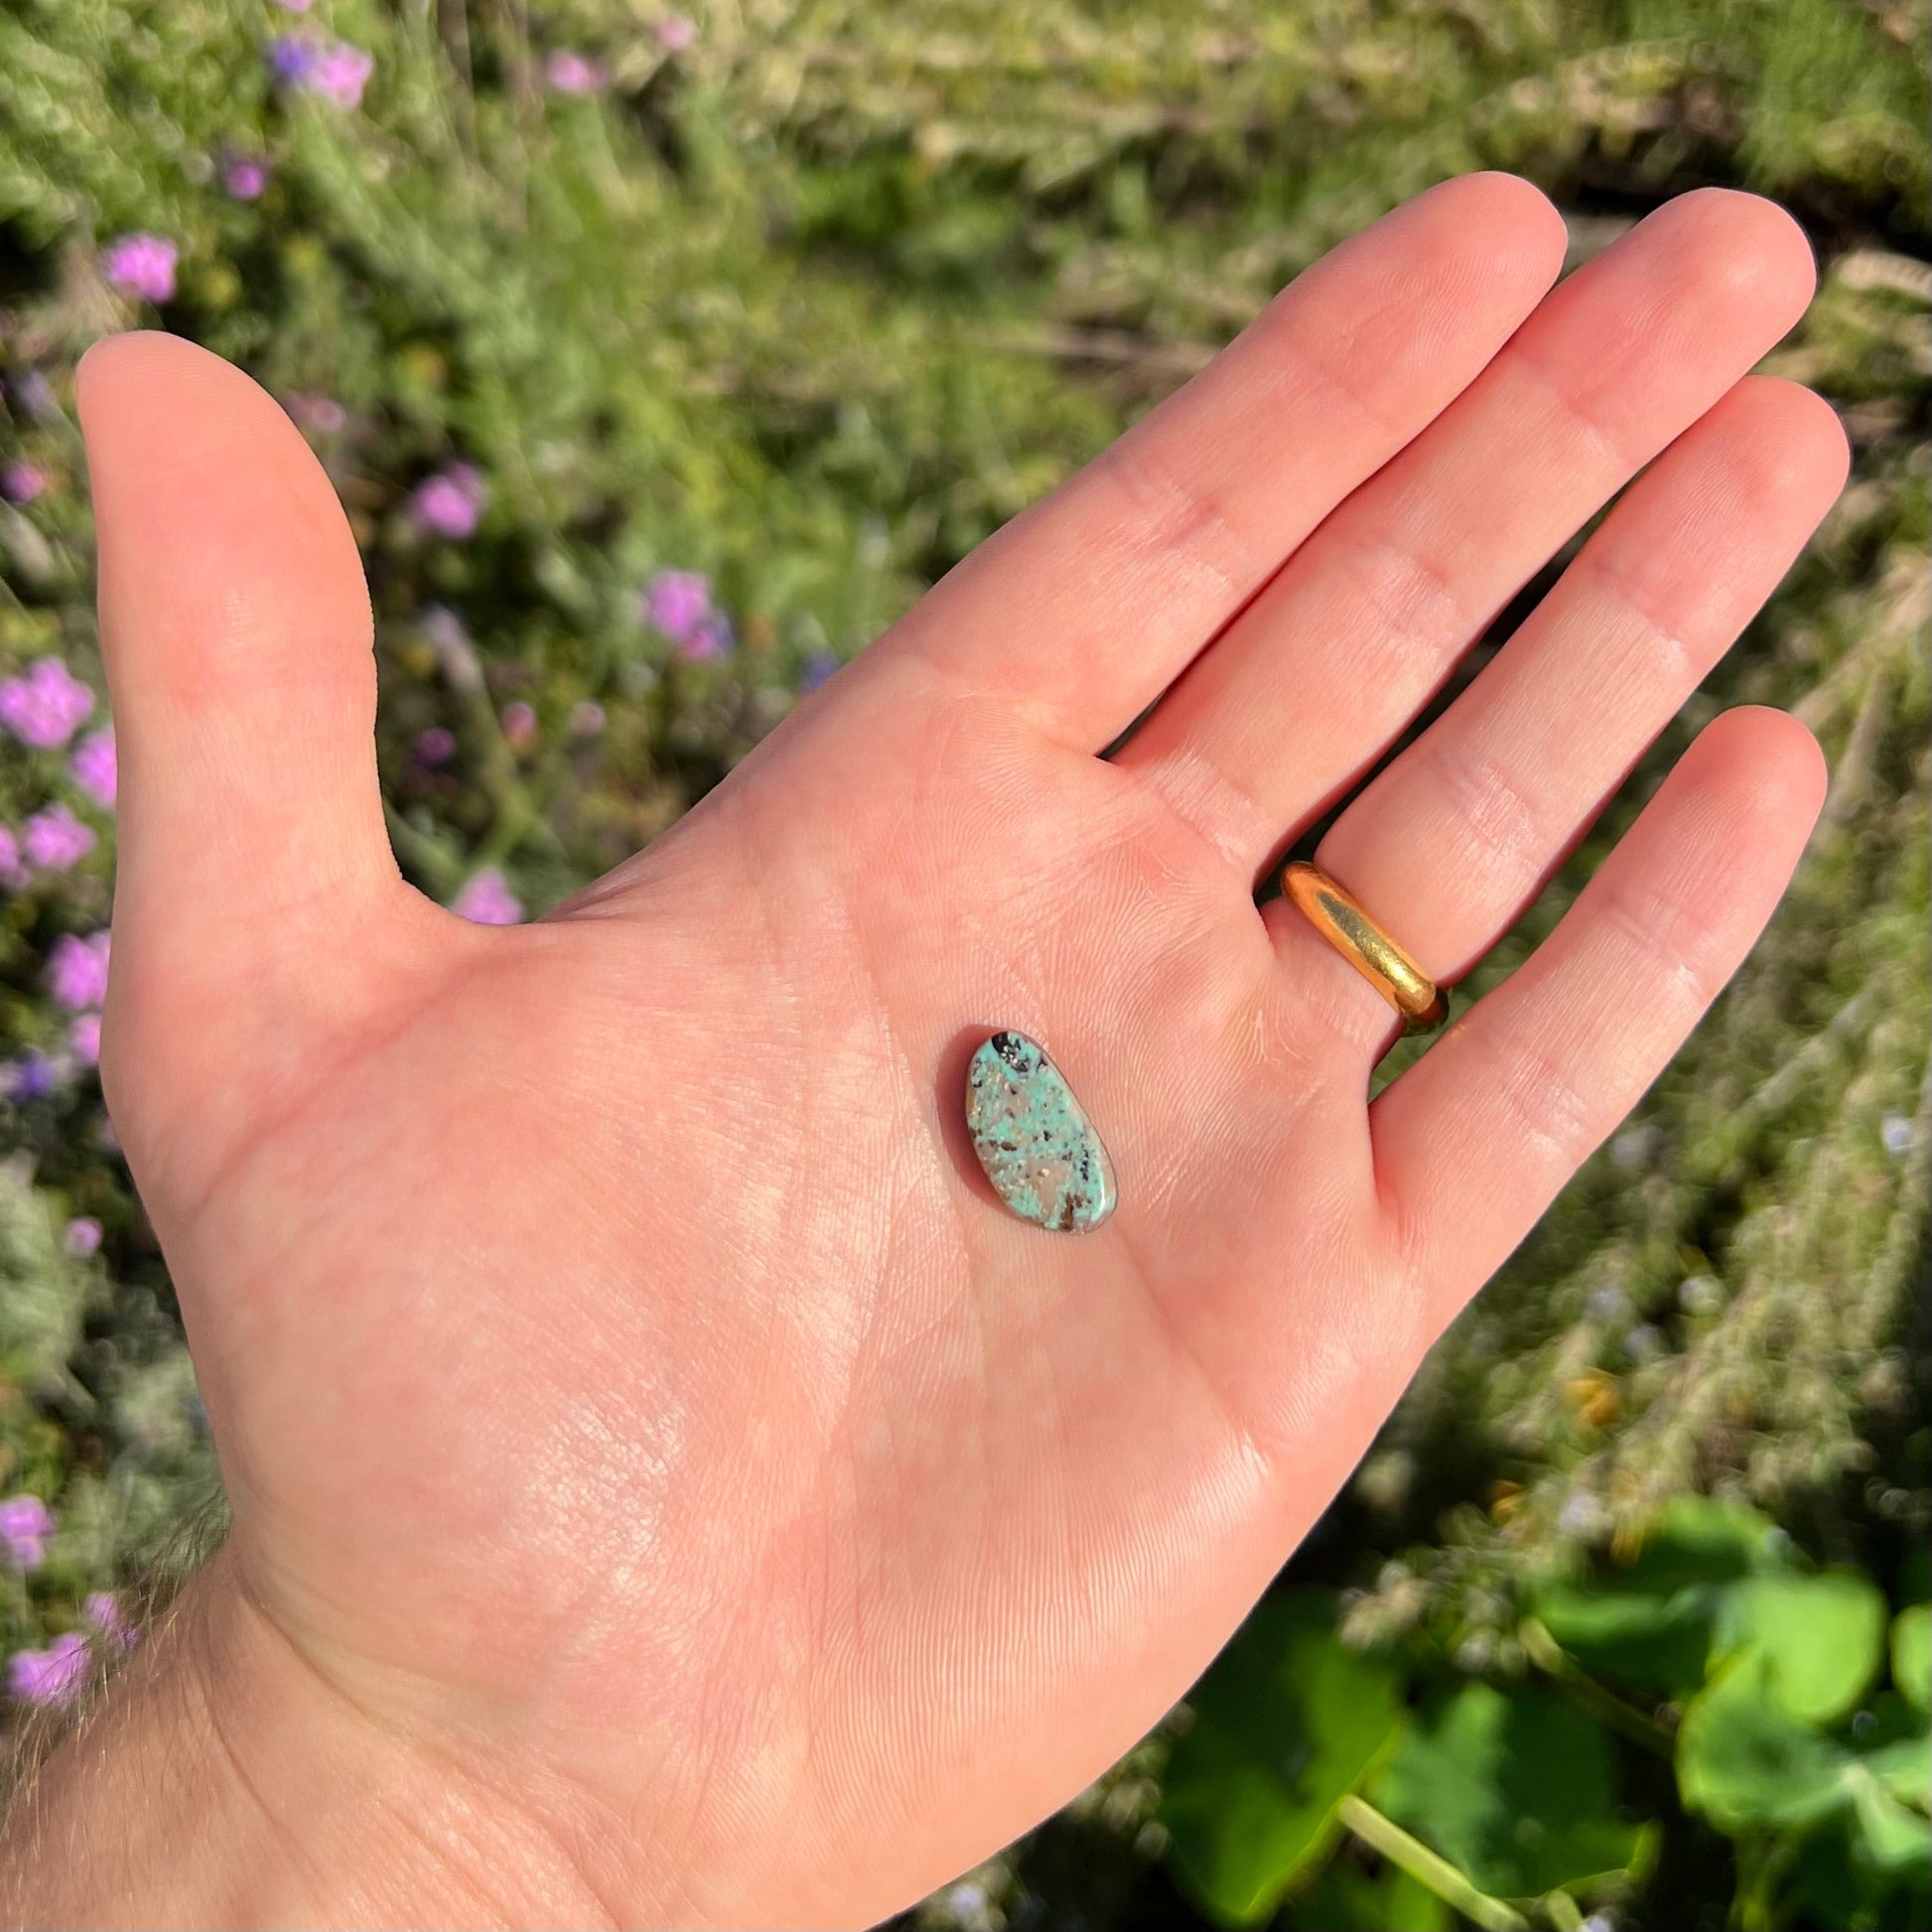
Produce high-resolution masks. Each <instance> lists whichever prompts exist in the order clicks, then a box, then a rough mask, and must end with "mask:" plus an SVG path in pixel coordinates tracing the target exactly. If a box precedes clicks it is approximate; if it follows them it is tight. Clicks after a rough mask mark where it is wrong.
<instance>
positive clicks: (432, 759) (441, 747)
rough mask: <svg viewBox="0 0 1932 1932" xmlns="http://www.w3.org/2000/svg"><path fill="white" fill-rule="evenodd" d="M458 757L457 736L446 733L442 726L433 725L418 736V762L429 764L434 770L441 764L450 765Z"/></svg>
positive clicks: (452, 733)
mask: <svg viewBox="0 0 1932 1932" xmlns="http://www.w3.org/2000/svg"><path fill="white" fill-rule="evenodd" d="M455 757H456V734H455V733H454V732H450V731H445V730H444V729H443V727H442V726H441V725H431V726H430V727H429V728H428V729H427V730H426V731H420V732H418V733H417V734H416V762H417V763H418V764H427V765H429V766H430V767H431V768H432V769H434V768H435V767H436V766H437V765H439V764H448V763H449V761H450V760H451V759H453V758H455Z"/></svg>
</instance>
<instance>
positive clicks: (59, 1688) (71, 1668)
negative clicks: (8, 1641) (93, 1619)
mask: <svg viewBox="0 0 1932 1932" xmlns="http://www.w3.org/2000/svg"><path fill="white" fill-rule="evenodd" d="M86 1675H87V1639H86V1638H85V1637H83V1636H81V1635H80V1633H79V1632H78V1631H77V1630H69V1632H68V1633H67V1635H66V1636H64V1637H56V1638H55V1639H54V1641H53V1642H52V1643H51V1644H49V1645H48V1646H47V1648H46V1649H45V1650H19V1651H16V1652H15V1653H14V1654H13V1656H12V1657H10V1658H9V1659H8V1660H7V1689H8V1690H9V1691H11V1692H12V1693H13V1695H14V1696H15V1697H17V1698H19V1699H20V1701H21V1702H22V1703H23V1704H66V1703H67V1702H68V1701H69V1699H70V1698H72V1697H74V1696H75V1695H76V1694H77V1693H78V1692H79V1689H80V1683H81V1680H82V1679H83V1678H84V1677H85V1676H86Z"/></svg>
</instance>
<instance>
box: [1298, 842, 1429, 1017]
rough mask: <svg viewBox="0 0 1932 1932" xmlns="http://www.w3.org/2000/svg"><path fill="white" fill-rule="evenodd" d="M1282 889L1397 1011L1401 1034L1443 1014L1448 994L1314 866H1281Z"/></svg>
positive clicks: (1343, 956) (1358, 906) (1357, 903)
mask: <svg viewBox="0 0 1932 1932" xmlns="http://www.w3.org/2000/svg"><path fill="white" fill-rule="evenodd" d="M1282 893H1283V895H1284V896H1285V897H1288V898H1291V899H1293V900H1294V901H1295V903H1296V905H1297V906H1299V907H1300V908H1301V911H1302V915H1303V916H1304V917H1305V918H1306V919H1307V920H1308V922H1309V923H1310V924H1311V926H1313V927H1314V929H1315V931H1317V932H1318V933H1320V935H1321V936H1322V938H1324V939H1325V940H1327V942H1328V943H1329V945H1331V946H1333V947H1334V949H1335V950H1336V952H1338V953H1340V954H1341V956H1342V958H1344V959H1345V960H1347V962H1348V963H1349V965H1351V966H1352V967H1354V969H1355V970H1356V972H1358V973H1360V974H1361V976H1362V977H1363V979H1365V980H1367V981H1368V983H1369V984H1370V985H1371V986H1373V987H1374V988H1375V990H1376V991H1377V992H1378V993H1380V994H1381V996H1382V997H1383V999H1385V1000H1387V1001H1388V1003H1389V1004H1390V1006H1392V1007H1394V1008H1395V1010H1396V1012H1397V1013H1399V1014H1400V1015H1401V1016H1402V1031H1403V1032H1404V1033H1405V1034H1426V1033H1430V1032H1432V1031H1433V1030H1434V1029H1436V1028H1437V1027H1440V1026H1441V1025H1442V1024H1443V1022H1444V1021H1445V1020H1447V1019H1448V1018H1449V995H1448V994H1447V993H1445V992H1444V991H1443V989H1442V988H1441V987H1440V986H1438V985H1437V984H1436V982H1435V981H1434V980H1433V979H1431V978H1430V977H1429V975H1428V974H1427V973H1425V972H1424V971H1423V969H1422V968H1421V967H1420V966H1418V965H1417V964H1416V962H1415V961H1414V960H1413V959H1411V958H1410V957H1409V955H1408V954H1407V953H1406V952H1404V951H1403V950H1402V948H1401V947H1400V946H1398V945H1397V944H1396V942H1395V941H1394V940H1393V939H1391V938H1390V937H1389V935H1388V934H1387V933H1386V932H1384V931H1383V930H1382V928H1381V927H1380V926H1379V925H1377V924H1376V923H1375V921H1374V920H1373V919H1372V918H1370V917H1369V915H1368V913H1367V912H1366V911H1365V910H1363V908H1362V906H1361V904H1360V903H1359V902H1358V901H1357V900H1356V899H1354V898H1352V897H1350V896H1349V895H1348V894H1347V893H1345V892H1343V891H1342V889H1341V888H1340V887H1339V886H1337V885H1336V884H1335V882H1334V881H1333V880H1332V879H1330V878H1329V877H1328V875H1327V874H1326V873H1325V872H1323V871H1322V870H1321V868H1320V867H1319V866H1311V865H1305V864H1304V863H1303V862H1302V861H1301V860H1299V859H1297V860H1295V861H1294V862H1293V863H1292V864H1290V865H1287V866H1285V867H1283V868H1282Z"/></svg>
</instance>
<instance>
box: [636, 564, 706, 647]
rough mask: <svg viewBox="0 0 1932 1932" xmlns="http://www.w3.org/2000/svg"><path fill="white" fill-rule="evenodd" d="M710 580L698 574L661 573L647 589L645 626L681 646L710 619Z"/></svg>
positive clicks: (692, 572) (684, 572)
mask: <svg viewBox="0 0 1932 1932" xmlns="http://www.w3.org/2000/svg"><path fill="white" fill-rule="evenodd" d="M711 610H712V606H711V579H710V578H708V577H706V576H704V575H702V574H701V573H700V572H698V571H695V570H660V571H659V572H658V573H657V575H656V576H654V577H653V578H652V579H651V580H650V582H649V583H648V584H646V585H645V586H644V596H643V604H642V611H643V617H644V621H645V622H647V623H648V624H650V625H651V626H652V628H653V629H657V630H661V631H662V632H663V633H664V635H665V636H667V637H668V638H669V639H670V640H671V642H672V643H674V644H681V643H683V642H684V641H685V639H686V638H688V637H689V636H690V635H691V634H692V633H693V632H694V631H695V630H696V629H697V628H698V626H699V625H700V624H701V623H703V622H704V621H705V620H706V619H707V618H709V617H710V616H711Z"/></svg>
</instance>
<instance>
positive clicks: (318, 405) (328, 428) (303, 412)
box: [282, 393, 348, 436]
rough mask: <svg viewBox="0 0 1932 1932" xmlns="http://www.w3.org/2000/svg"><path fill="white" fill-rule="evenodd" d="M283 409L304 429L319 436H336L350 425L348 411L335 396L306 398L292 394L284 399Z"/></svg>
mask: <svg viewBox="0 0 1932 1932" xmlns="http://www.w3.org/2000/svg"><path fill="white" fill-rule="evenodd" d="M282 407H283V408H284V409H286V410H287V411H288V412H289V414H290V415H291V416H292V417H294V418H295V420H296V422H297V423H298V424H299V425H300V426H301V427H302V428H303V429H309V430H314V431H315V433H316V434H317V435H318V436H335V435H337V434H339V433H340V432H341V431H342V430H343V429H344V428H345V427H346V425H347V423H348V411H347V410H346V409H345V408H344V407H343V406H342V404H341V403H339V402H338V401H337V400H336V398H335V397H334V396H305V395H301V394H297V393H291V394H289V395H286V396H284V397H283V398H282Z"/></svg>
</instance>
